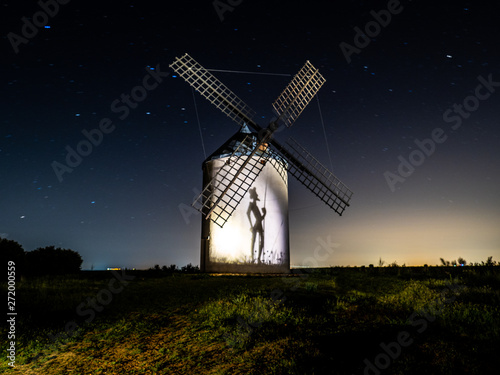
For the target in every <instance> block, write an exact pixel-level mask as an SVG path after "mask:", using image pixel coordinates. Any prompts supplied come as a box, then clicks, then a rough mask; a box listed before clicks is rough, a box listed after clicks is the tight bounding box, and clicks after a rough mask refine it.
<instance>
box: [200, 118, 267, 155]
mask: <svg viewBox="0 0 500 375" xmlns="http://www.w3.org/2000/svg"><path fill="white" fill-rule="evenodd" d="M248 135H250V137H249V138H248V139H247V140H246V142H245V143H246V144H247V145H246V144H242V142H243V141H244V140H245V137H247V136H248ZM256 141H257V133H255V132H252V131H250V129H249V128H248V126H247V125H246V124H244V125H243V126H242V127H241V129H240V130H239V131H238V132H237V133H235V134H234V135H233V136H232V137H231V138H229V139H228V140H227V141H226V142H224V143H223V144H222V146H220V147H219V148H218V149H217V150H215V151H214V152H213V153H212V154H211V155H210V156H208V157H207V158H206V159H205V162H208V161H210V160H214V159H220V158H224V157H227V156H230V155H231V154H232V153H233V152H234V151H236V149H238V152H237V153H236V154H235V155H240V156H241V155H248V154H250V153H251V152H252V150H253V147H252V145H253V146H255V142H256ZM238 147H239V148H238Z"/></svg>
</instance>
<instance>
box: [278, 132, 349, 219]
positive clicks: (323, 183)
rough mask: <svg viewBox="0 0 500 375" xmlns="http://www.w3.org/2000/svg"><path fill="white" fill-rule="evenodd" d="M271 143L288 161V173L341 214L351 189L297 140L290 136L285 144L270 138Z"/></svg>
mask: <svg viewBox="0 0 500 375" xmlns="http://www.w3.org/2000/svg"><path fill="white" fill-rule="evenodd" d="M271 143H272V145H273V146H274V147H275V148H276V149H277V150H278V152H279V153H280V154H281V155H282V157H283V158H284V159H285V160H286V161H287V162H288V173H290V174H291V175H292V176H294V177H295V178H296V179H297V180H299V182H301V183H302V184H303V185H304V186H305V187H306V188H308V189H309V190H310V191H312V192H313V193H314V194H315V195H316V196H317V197H318V198H319V199H321V200H322V201H323V202H325V203H326V204H327V205H328V206H329V207H331V208H332V209H333V210H334V211H335V212H336V213H338V214H339V215H342V213H343V212H344V210H345V209H346V207H348V206H349V201H350V199H351V197H352V191H351V189H349V188H348V187H347V186H346V185H345V184H344V183H343V182H342V181H340V180H339V179H338V178H337V177H335V175H334V174H333V173H332V172H330V171H329V170H328V169H327V168H326V167H325V166H323V164H321V163H320V162H319V161H318V160H317V159H316V158H315V157H314V156H312V155H311V154H310V153H309V152H308V151H307V150H306V149H305V148H304V147H302V146H301V145H300V144H299V143H298V142H297V141H295V140H294V139H292V138H290V139H289V140H288V141H287V146H283V145H281V144H279V143H278V142H277V141H275V140H272V141H271Z"/></svg>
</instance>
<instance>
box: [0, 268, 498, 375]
mask: <svg viewBox="0 0 500 375" xmlns="http://www.w3.org/2000/svg"><path fill="white" fill-rule="evenodd" d="M117 275H121V274H114V275H113V274H112V273H110V272H82V273H81V274H79V275H77V276H73V277H51V278H49V277H45V278H37V279H31V280H23V281H20V282H18V283H17V290H16V308H17V312H18V315H17V316H16V327H15V329H16V367H15V368H11V367H9V366H8V362H9V360H8V359H7V358H6V355H5V354H4V355H2V358H1V360H0V371H2V372H6V373H12V374H47V375H50V374H364V373H365V374H461V373H470V374H482V375H484V374H493V373H495V374H496V373H498V367H499V358H498V355H499V354H500V270H499V269H498V267H460V270H458V269H453V268H447V267H430V268H425V269H424V268H423V267H420V268H411V267H399V268H397V269H391V268H388V267H384V268H332V269H325V270H321V271H320V270H316V271H309V272H308V273H305V272H302V273H299V274H295V275H291V276H256V275H254V276H235V275H204V274H180V273H174V274H168V275H165V274H162V273H161V272H159V273H158V272H157V273H154V272H149V273H148V272H136V273H135V274H133V275H134V277H133V279H132V277H130V276H129V274H128V273H126V274H125V276H123V275H121V276H117ZM128 278H130V279H128ZM2 288H3V289H4V290H5V289H6V285H5V284H3V285H2ZM7 333H8V332H7V328H6V326H4V325H2V331H1V337H2V340H0V342H1V350H2V353H6V352H7V349H8V346H7V343H6V341H7V340H4V338H7Z"/></svg>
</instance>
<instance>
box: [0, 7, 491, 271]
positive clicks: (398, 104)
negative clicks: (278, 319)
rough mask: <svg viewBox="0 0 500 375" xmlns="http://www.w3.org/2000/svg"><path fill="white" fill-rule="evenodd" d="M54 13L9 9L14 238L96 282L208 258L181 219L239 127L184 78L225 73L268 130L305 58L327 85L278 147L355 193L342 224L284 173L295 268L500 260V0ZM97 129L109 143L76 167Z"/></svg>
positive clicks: (5, 177) (4, 231) (195, 218)
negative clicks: (108, 273)
mask: <svg viewBox="0 0 500 375" xmlns="http://www.w3.org/2000/svg"><path fill="white" fill-rule="evenodd" d="M61 2H62V3H64V2H65V1H63V0H61ZM42 3H43V1H42ZM49 3H51V4H52V5H51V7H50V12H51V13H52V16H50V15H49V16H47V17H45V16H44V15H43V14H42V13H40V12H41V8H40V5H39V4H37V2H35V1H30V2H27V1H3V2H2V4H1V6H2V9H1V11H2V22H1V28H2V33H1V35H2V47H1V51H2V53H1V61H2V62H1V77H2V81H1V84H2V100H1V102H0V105H1V109H2V111H1V113H2V116H1V118H0V121H1V132H0V171H1V174H0V193H1V194H0V236H1V237H6V238H8V239H12V240H15V241H18V242H19V243H21V244H22V245H23V247H24V249H25V250H27V251H29V250H33V249H35V248H37V247H43V246H49V245H55V246H57V247H63V248H70V249H73V250H76V251H78V252H79V253H80V254H81V255H82V257H83V259H84V263H83V266H82V268H83V269H90V268H91V267H93V268H94V269H104V268H106V267H111V266H116V267H130V268H132V267H135V268H148V267H151V266H153V265H154V264H159V265H160V266H161V265H170V264H177V265H178V266H182V265H185V264H187V263H192V264H199V238H200V221H201V215H199V214H198V215H195V214H193V212H191V211H186V210H185V208H186V207H187V206H189V205H190V204H191V201H192V199H193V196H194V195H195V193H196V192H197V191H199V190H200V189H201V184H202V170H201V163H202V161H203V160H204V159H205V157H206V156H207V155H208V154H211V153H212V152H213V151H214V150H216V149H217V148H218V147H219V146H220V145H221V144H222V143H223V142H224V141H226V140H227V139H228V138H229V137H230V136H232V135H233V134H234V133H235V132H237V131H238V125H237V124H235V123H234V122H232V121H231V120H230V119H229V118H227V117H226V116H225V115H224V114H222V113H220V112H219V111H218V110H217V109H216V108H215V107H213V106H212V105H211V104H210V103H209V102H208V101H206V100H205V99H204V98H202V97H201V96H200V95H199V94H196V95H195V96H194V95H193V91H192V89H191V87H190V86H189V85H188V84H187V83H186V82H184V80H183V79H181V78H178V77H174V72H173V71H171V70H170V69H169V67H168V65H169V64H170V63H171V62H172V61H173V60H174V58H175V57H177V56H181V55H183V54H184V53H186V52H187V53H189V54H190V55H191V56H192V57H193V58H194V59H196V60H197V61H198V62H199V63H200V64H202V65H203V66H204V67H206V68H208V69H217V70H225V71H226V72H213V74H214V75H216V77H217V78H219V79H220V80H221V81H222V82H224V83H225V84H226V85H227V86H228V87H229V88H230V89H231V90H232V91H233V92H235V93H236V94H237V95H238V96H239V97H240V98H242V99H243V100H244V101H245V102H246V103H247V104H248V105H249V106H251V107H252V108H253V109H254V110H255V111H256V112H257V114H258V116H257V117H256V119H257V120H258V122H259V123H260V125H261V126H267V124H268V122H269V121H270V120H271V118H272V110H271V109H272V107H271V104H272V102H273V101H274V99H275V98H276V97H277V96H278V95H279V94H280V93H281V91H282V90H283V89H284V88H285V86H286V85H287V84H288V82H289V81H290V80H291V79H292V77H293V75H294V74H295V73H297V72H298V70H299V69H300V68H301V67H302V65H303V64H304V62H305V61H306V60H310V61H311V63H312V64H313V65H314V66H315V67H316V68H318V69H319V70H320V72H321V74H322V75H323V76H324V77H325V78H326V83H325V85H324V86H323V87H322V89H321V90H320V91H319V96H318V98H319V102H318V100H317V99H316V98H315V99H313V101H312V102H311V103H310V105H309V106H308V108H306V110H305V111H304V113H303V114H302V115H301V116H300V118H299V119H298V121H297V122H296V123H295V124H294V126H293V127H291V128H289V129H286V130H284V131H282V132H279V133H278V134H276V137H277V138H278V139H279V140H286V138H287V137H290V136H291V137H294V138H295V139H297V140H298V141H299V142H300V143H301V144H302V145H303V146H305V147H306V148H307V149H308V150H309V151H310V152H311V153H313V154H314V155H315V156H316V157H317V158H318V159H319V160H321V161H322V162H323V163H324V164H325V165H326V166H327V167H329V168H331V169H332V171H333V172H334V173H335V175H336V176H338V177H339V178H340V179H341V180H342V181H343V182H344V183H345V184H347V185H348V186H349V187H350V188H351V189H352V190H353V191H354V196H353V198H352V200H351V207H349V208H348V209H347V210H346V211H345V212H344V214H343V216H342V217H340V216H338V215H337V214H336V213H335V212H333V211H332V210H330V209H329V208H328V207H327V206H326V205H325V204H324V203H322V202H321V201H319V200H318V199H317V198H316V197H315V196H314V195H312V194H311V193H310V192H309V191H308V190H307V189H306V188H304V187H303V186H301V185H300V184H299V183H297V182H296V181H295V180H293V178H292V177H290V178H291V183H290V189H289V214H290V243H291V249H290V250H291V264H292V265H315V264H314V262H313V261H312V259H314V253H315V250H318V251H319V250H320V249H321V244H325V243H329V244H330V247H331V249H333V251H332V252H331V254H330V255H328V256H325V254H324V252H321V253H320V252H318V251H316V252H317V253H318V254H320V255H321V256H320V258H321V259H322V260H321V261H317V262H318V263H317V264H318V265H320V266H329V265H344V266H346V265H351V266H353V265H358V266H359V265H368V264H370V263H373V264H378V260H379V258H382V259H383V260H385V261H386V262H387V263H392V262H394V261H397V263H398V264H404V263H405V264H406V265H422V264H424V263H427V264H429V265H434V264H438V263H440V262H439V258H441V257H443V258H445V259H448V260H453V259H456V258H457V257H463V258H465V259H466V260H468V261H469V262H478V261H481V260H486V258H487V257H488V256H493V258H494V259H496V260H499V258H500V230H499V224H500V194H499V192H500V173H499V172H500V147H499V146H500V137H499V136H500V128H499V125H500V124H499V120H498V109H499V108H500V49H499V48H498V37H499V35H500V23H499V22H498V14H499V10H500V9H499V8H500V6H499V5H498V4H496V3H491V2H489V3H486V2H472V1H461V0H458V1H456V0H455V1H439V2H436V1H429V0H420V1H415V0H414V1H409V0H406V1H401V2H400V3H398V2H397V1H393V0H391V1H389V2H387V1H343V2H340V3H339V2H326V1H324V2H319V1H307V2H304V1H292V2H283V1H275V2H264V1H249V0H246V1H241V2H238V1H233V2H232V3H233V4H238V3H239V5H235V6H230V5H227V8H224V5H219V7H220V10H219V12H220V13H221V14H220V15H219V14H218V13H217V11H216V10H215V8H214V4H213V1H212V0H204V1H177V2H153V1H148V0H143V1H136V0H128V1H119V2H118V1H116V2H97V1H79V0H73V1H66V3H65V4H59V3H57V4H58V9H56V8H55V6H54V5H53V4H54V2H49ZM108 3H112V5H111V4H108ZM167 4H168V5H167ZM219 4H225V2H224V0H221V1H219ZM333 4H335V5H333ZM337 4H340V5H337ZM485 4H487V5H485ZM388 8H389V9H391V10H392V11H393V13H388V11H387V9H388ZM224 9H226V10H224ZM372 11H374V12H375V13H378V12H380V11H383V12H382V13H379V14H380V16H377V17H379V20H380V22H382V23H385V24H386V25H385V27H384V26H377V24H376V23H375V22H374V20H375V17H374V13H373V12H372ZM387 14H391V16H390V17H391V19H390V20H389V19H388V17H387ZM24 17H25V18H24ZM31 21H33V22H36V23H37V24H38V25H40V27H38V26H34V27H31V28H30V27H28V26H24V30H23V25H25V24H27V23H29V22H31ZM356 27H359V28H360V29H362V30H365V27H368V30H366V31H365V32H366V33H367V34H371V37H369V38H368V37H366V36H362V35H361V34H360V33H358V35H357V39H356V40H355V37H356V34H357V30H358V29H355V28H356ZM23 31H24V34H25V35H24V36H23ZM9 33H13V34H16V36H13V34H9ZM16 49H17V53H16V51H15V50H16ZM343 49H344V51H343ZM227 71H237V72H227ZM241 72H254V73H265V74H249V73H241ZM168 73H169V74H168ZM270 73H272V74H270ZM147 75H149V76H150V77H151V78H145V77H146V76H147ZM138 86H142V87H143V88H142V89H140V88H137V87H138ZM145 86H147V88H148V89H144V87H145ZM132 93H133V94H134V97H135V98H136V99H137V98H138V99H137V100H136V101H134V99H133V98H131V99H126V98H127V97H129V96H131V94H132ZM127 100H128V101H127ZM127 103H130V104H127ZM196 109H197V110H198V112H197V111H196ZM322 119H323V122H322ZM198 120H199V122H198ZM323 124H324V127H323ZM99 126H101V129H102V130H104V131H105V133H102V139H101V138H100V137H98V136H97V135H96V134H97V133H96V132H94V133H92V131H93V129H99ZM85 132H89V133H87V134H94V142H95V143H96V144H95V145H93V146H92V149H91V150H89V149H88V148H87V149H85V148H81V149H80V151H82V152H83V153H85V154H86V155H85V156H83V157H81V159H78V158H76V157H74V156H73V157H72V158H71V157H70V158H69V160H70V162H71V163H72V167H70V166H68V164H67V161H66V157H67V154H68V150H69V149H72V150H75V149H76V148H77V145H78V144H79V143H80V142H81V141H82V140H85V139H87V138H85V135H84V133H85ZM419 144H420V146H419ZM54 162H56V164H54ZM412 163H413V165H412ZM54 165H58V166H59V168H63V169H59V176H58V175H57V174H56V172H55V170H54ZM63 165H65V167H61V166H63ZM64 168H65V169H64ZM69 170H71V172H69ZM183 209H184V210H183ZM317 258H318V257H317ZM317 258H316V260H317Z"/></svg>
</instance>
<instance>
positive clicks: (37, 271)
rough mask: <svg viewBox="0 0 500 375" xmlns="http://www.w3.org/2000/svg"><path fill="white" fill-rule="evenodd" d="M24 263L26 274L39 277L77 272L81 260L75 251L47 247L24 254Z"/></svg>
mask: <svg viewBox="0 0 500 375" xmlns="http://www.w3.org/2000/svg"><path fill="white" fill-rule="evenodd" d="M25 262H26V272H27V273H28V274H29V275H37V276H39V275H62V274H70V273H76V272H79V271H80V267H81V265H82V262H83V260H82V257H81V256H80V254H78V253H77V252H76V251H73V250H70V249H61V248H55V247H54V246H47V247H43V248H42V247H39V248H38V249H35V250H33V251H28V252H26V256H25Z"/></svg>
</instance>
